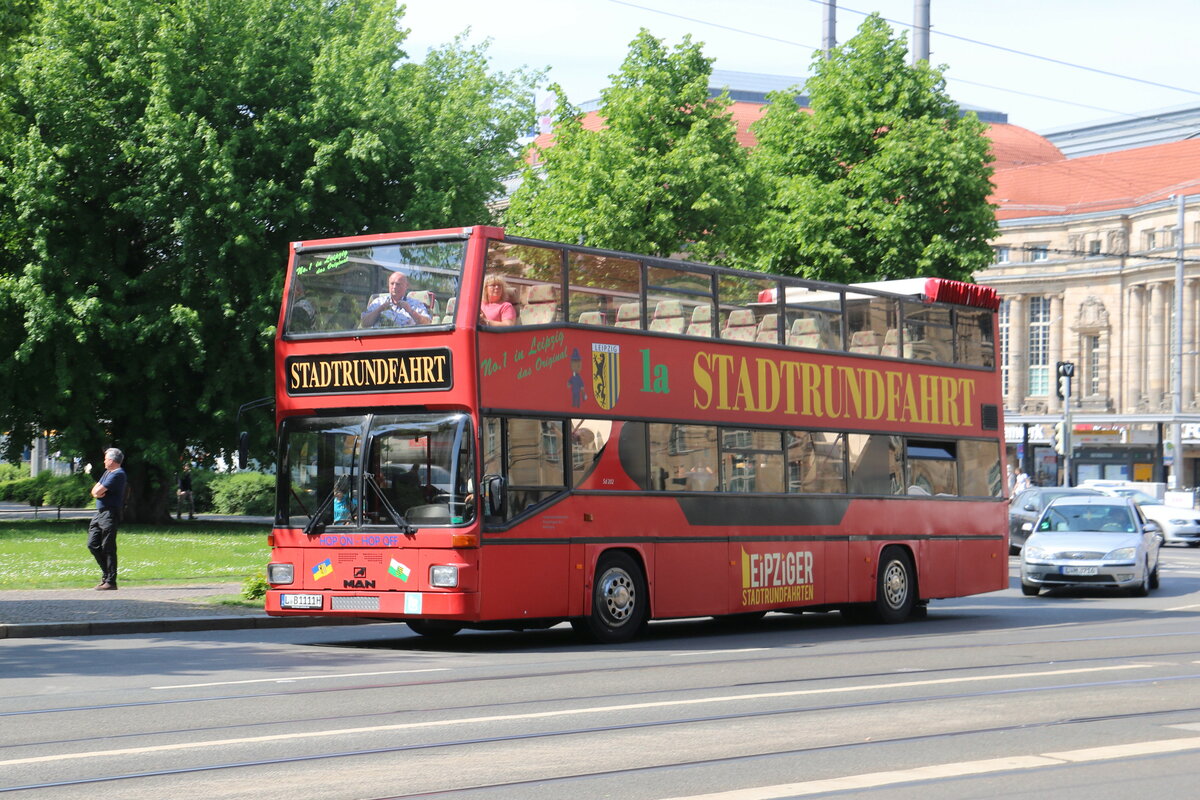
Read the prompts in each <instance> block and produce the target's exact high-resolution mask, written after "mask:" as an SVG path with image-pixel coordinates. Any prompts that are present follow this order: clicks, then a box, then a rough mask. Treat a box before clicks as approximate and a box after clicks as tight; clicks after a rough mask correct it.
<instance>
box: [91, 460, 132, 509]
mask: <svg viewBox="0 0 1200 800" xmlns="http://www.w3.org/2000/svg"><path fill="white" fill-rule="evenodd" d="M100 485H101V486H103V487H104V488H105V489H107V490H108V491H106V492H105V493H104V496H103V497H97V498H96V510H97V511H120V510H121V507H122V506H123V505H124V504H125V470H123V469H121V468H120V467H117V468H116V469H113V470H108V471H107V472H105V473H104V474H103V475H101V476H100Z"/></svg>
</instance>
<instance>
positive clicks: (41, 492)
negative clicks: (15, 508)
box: [0, 472, 92, 508]
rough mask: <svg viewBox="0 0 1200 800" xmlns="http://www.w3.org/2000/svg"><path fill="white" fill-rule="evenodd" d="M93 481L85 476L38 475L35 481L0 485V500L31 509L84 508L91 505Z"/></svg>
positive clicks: (33, 479)
mask: <svg viewBox="0 0 1200 800" xmlns="http://www.w3.org/2000/svg"><path fill="white" fill-rule="evenodd" d="M91 489H92V481H91V479H90V478H89V477H88V476H87V475H84V474H81V473H77V474H74V475H53V474H51V473H49V472H42V473H39V474H38V476H37V477H36V478H17V479H16V480H7V481H0V500H7V501H9V502H10V503H28V504H29V505H31V506H62V507H63V508H84V507H86V506H89V505H91V503H92V496H91Z"/></svg>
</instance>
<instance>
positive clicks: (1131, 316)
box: [1119, 286, 1146, 411]
mask: <svg viewBox="0 0 1200 800" xmlns="http://www.w3.org/2000/svg"><path fill="white" fill-rule="evenodd" d="M1145 304H1146V290H1145V287H1144V286H1131V287H1129V312H1128V324H1127V325H1125V375H1126V376H1127V380H1126V381H1125V383H1124V386H1122V387H1121V393H1122V394H1123V395H1124V397H1123V398H1121V400H1120V401H1119V402H1120V407H1121V408H1124V409H1127V410H1129V411H1136V410H1137V408H1138V406H1139V405H1140V404H1141V402H1142V398H1143V397H1145V394H1146V383H1145V380H1146V378H1145V374H1146V371H1145V366H1146V337H1145V334H1144V328H1143V324H1144V323H1143V322H1142V320H1143V319H1144V314H1143V312H1144V310H1145Z"/></svg>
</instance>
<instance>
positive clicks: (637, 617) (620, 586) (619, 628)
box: [586, 553, 650, 644]
mask: <svg viewBox="0 0 1200 800" xmlns="http://www.w3.org/2000/svg"><path fill="white" fill-rule="evenodd" d="M649 611H650V597H649V594H648V592H647V590H646V578H645V576H644V575H643V574H642V570H641V568H640V567H639V566H638V565H637V562H636V561H634V560H633V558H631V557H630V556H629V555H628V554H626V553H606V554H605V555H603V556H601V557H600V561H599V562H598V563H597V564H596V579H595V581H593V583H592V613H591V615H590V616H588V617H587V620H586V621H587V630H588V633H590V634H591V636H592V638H594V639H595V640H596V641H598V642H604V643H606V644H615V643H618V642H627V641H629V640H630V639H632V638H633V637H634V636H637V635H638V633H640V632H641V630H642V628H643V627H644V626H645V624H646V618H647V616H648V614H649Z"/></svg>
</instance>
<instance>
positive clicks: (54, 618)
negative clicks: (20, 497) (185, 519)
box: [0, 503, 359, 639]
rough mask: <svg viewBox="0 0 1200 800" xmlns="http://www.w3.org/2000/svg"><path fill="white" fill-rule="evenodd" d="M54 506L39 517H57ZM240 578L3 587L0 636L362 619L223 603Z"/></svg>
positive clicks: (20, 513)
mask: <svg viewBox="0 0 1200 800" xmlns="http://www.w3.org/2000/svg"><path fill="white" fill-rule="evenodd" d="M0 511H3V512H6V513H4V514H3V516H2V517H0V519H4V518H7V519H14V518H20V517H25V518H32V511H30V510H29V509H28V507H27V506H26V507H21V506H17V505H15V504H8V503H4V504H0ZM91 513H92V512H91V511H89V510H70V511H68V510H66V509H63V510H62V512H61V514H62V516H61V517H60V518H62V519H69V518H77V517H84V516H90V514H91ZM55 515H56V514H55V510H54V509H49V510H43V511H42V512H41V513H40V515H39V518H41V519H46V518H49V519H54V518H55ZM197 519H200V520H230V521H239V522H247V523H254V524H262V525H264V526H268V527H269V526H270V524H271V520H270V518H267V517H231V516H225V515H218V514H200V515H197ZM241 590H242V585H241V583H240V582H239V583H223V582H220V581H208V582H199V583H190V584H182V585H170V586H167V585H162V586H159V585H136V586H134V585H127V586H119V588H118V589H117V590H116V591H115V592H98V591H96V590H94V589H16V590H8V591H0V639H16V638H28V637H35V636H110V635H115V634H125V633H166V632H171V631H208V630H234V629H239V628H296V627H306V626H312V625H345V624H356V623H358V622H359V620H344V619H331V618H325V617H268V616H267V615H266V613H265V612H264V611H263V610H262V608H261V606H260V607H256V608H252V607H247V606H231V605H221V604H219V603H213V602H211V600H212V598H214V597H217V596H220V595H226V596H228V595H234V596H236V595H238V594H239V593H240V592H241Z"/></svg>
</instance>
